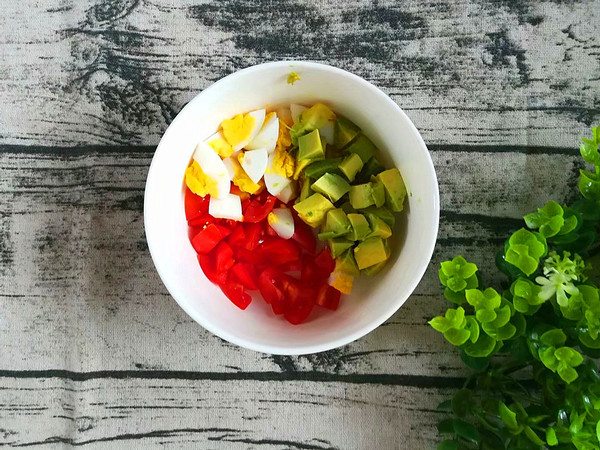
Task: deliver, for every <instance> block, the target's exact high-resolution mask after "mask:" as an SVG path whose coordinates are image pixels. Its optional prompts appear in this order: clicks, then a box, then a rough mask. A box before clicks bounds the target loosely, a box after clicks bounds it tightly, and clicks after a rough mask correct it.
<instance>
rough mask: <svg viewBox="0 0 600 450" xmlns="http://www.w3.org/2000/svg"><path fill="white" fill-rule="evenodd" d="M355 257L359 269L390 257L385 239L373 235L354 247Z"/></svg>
mask: <svg viewBox="0 0 600 450" xmlns="http://www.w3.org/2000/svg"><path fill="white" fill-rule="evenodd" d="M354 258H355V259H356V264H357V265H358V268H359V269H361V270H362V269H366V268H367V267H371V266H374V265H375V264H379V263H380V262H383V261H386V260H387V259H388V253H387V252H386V249H385V245H384V243H383V239H381V238H380V237H371V238H368V239H365V240H364V241H362V242H361V243H360V244H358V245H357V246H356V247H355V248H354Z"/></svg>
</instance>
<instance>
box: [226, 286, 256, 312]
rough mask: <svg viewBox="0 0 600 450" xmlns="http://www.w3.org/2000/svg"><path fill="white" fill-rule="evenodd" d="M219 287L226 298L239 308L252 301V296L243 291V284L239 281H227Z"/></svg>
mask: <svg viewBox="0 0 600 450" xmlns="http://www.w3.org/2000/svg"><path fill="white" fill-rule="evenodd" d="M219 287H220V288H221V290H222V291H223V293H224V294H225V295H226V296H227V298H228V299H229V300H231V302H232V303H233V304H234V305H235V306H237V307H238V308H240V309H246V308H247V307H248V305H249V304H250V302H251V301H252V297H250V295H249V294H248V293H246V292H245V291H244V286H243V285H242V284H241V283H236V282H235V281H227V282H226V283H225V284H223V285H221V286H219Z"/></svg>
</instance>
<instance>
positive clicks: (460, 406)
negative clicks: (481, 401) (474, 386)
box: [452, 389, 472, 417]
mask: <svg viewBox="0 0 600 450" xmlns="http://www.w3.org/2000/svg"><path fill="white" fill-rule="evenodd" d="M471 398H472V393H471V391H470V390H469V389H459V390H458V391H456V392H455V393H454V395H453V396H452V411H454V414H456V415H457V416H458V417H464V416H465V415H466V414H467V412H469V410H470V407H471Z"/></svg>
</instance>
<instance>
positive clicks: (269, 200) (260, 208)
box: [244, 194, 277, 223]
mask: <svg viewBox="0 0 600 450" xmlns="http://www.w3.org/2000/svg"><path fill="white" fill-rule="evenodd" d="M261 195H262V194H261ZM259 198H260V196H259ZM276 201H277V197H273V196H272V195H267V196H266V200H265V201H264V203H260V202H259V201H258V200H250V203H248V205H247V206H246V210H245V211H244V222H250V223H257V222H261V221H263V220H265V219H266V218H267V216H268V215H269V213H270V212H271V211H272V210H273V207H274V206H275V202H276Z"/></svg>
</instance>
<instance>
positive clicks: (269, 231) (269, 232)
mask: <svg viewBox="0 0 600 450" xmlns="http://www.w3.org/2000/svg"><path fill="white" fill-rule="evenodd" d="M265 232H266V234H267V236H279V235H278V234H277V231H275V230H274V229H273V227H272V226H271V225H268V224H267V229H266V230H265Z"/></svg>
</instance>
